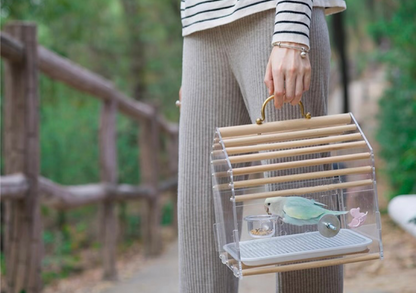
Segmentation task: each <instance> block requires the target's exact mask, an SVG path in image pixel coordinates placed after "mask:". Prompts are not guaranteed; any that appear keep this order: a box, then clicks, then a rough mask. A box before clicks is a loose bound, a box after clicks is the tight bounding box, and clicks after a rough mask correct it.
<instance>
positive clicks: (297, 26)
mask: <svg viewBox="0 0 416 293" xmlns="http://www.w3.org/2000/svg"><path fill="white" fill-rule="evenodd" d="M312 7H313V1H312V0H297V1H294V0H290V1H287V0H278V1H277V3H276V17H275V25H274V33H273V39H272V42H279V41H290V42H294V43H301V44H304V45H306V46H308V47H309V28H310V25H311V17H312Z"/></svg>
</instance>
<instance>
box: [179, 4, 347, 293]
mask: <svg viewBox="0 0 416 293" xmlns="http://www.w3.org/2000/svg"><path fill="white" fill-rule="evenodd" d="M274 15H275V12H274V11H273V10H269V11H265V12H261V13H257V14H254V15H251V16H248V17H245V18H243V19H240V20H237V21H235V22H233V23H231V24H227V25H224V26H220V27H217V28H213V29H209V30H205V31H201V32H197V33H194V34H192V35H190V36H187V37H185V38H184V48H183V76H182V106H181V114H180V132H179V186H178V225H179V270H180V292H181V293H235V292H237V291H238V280H237V279H236V278H235V277H234V276H233V274H232V272H231V270H229V269H228V268H227V267H226V266H225V265H223V264H222V263H221V261H220V259H219V257H218V252H217V251H216V243H215V239H214V232H213V223H214V209H213V196H212V192H211V190H212V186H211V175H210V166H209V162H210V160H209V154H210V151H211V145H212V139H213V133H214V130H215V128H216V127H223V126H233V125H240V124H249V123H253V122H254V121H255V119H256V118H258V117H259V115H260V109H261V105H262V103H263V101H264V100H265V99H266V98H267V96H268V91H267V89H266V87H265V85H264V83H263V78H264V74H265V70H266V65H267V62H268V58H269V56H270V52H271V46H270V40H271V35H272V33H273V27H274ZM310 37H311V51H310V54H309V56H310V60H311V66H312V81H311V87H310V90H309V92H307V93H305V94H304V95H303V97H302V101H303V102H304V104H305V108H306V109H307V111H309V112H311V114H312V116H321V115H325V114H326V112H327V94H328V82H329V60H330V54H331V52H330V46H329V37H328V30H327V25H326V22H325V15H324V10H323V9H320V8H314V10H313V13H312V22H311V30H310ZM266 117H267V120H268V121H270V120H287V119H295V118H301V117H300V113H299V108H298V107H297V106H295V107H294V106H291V105H288V104H287V105H284V106H283V108H282V109H280V110H276V109H275V108H274V107H273V106H272V104H270V105H269V106H268V107H266ZM277 279H278V281H277V292H281V293H339V292H342V287H343V276H342V267H328V268H321V269H310V270H304V271H296V272H289V273H282V274H278V278H277ZM270 285H271V286H272V284H270Z"/></svg>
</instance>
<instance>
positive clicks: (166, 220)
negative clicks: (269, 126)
mask: <svg viewBox="0 0 416 293" xmlns="http://www.w3.org/2000/svg"><path fill="white" fill-rule="evenodd" d="M347 5H348V10H347V11H346V12H345V14H344V15H343V16H344V20H345V26H346V30H347V44H348V45H347V52H348V55H349V58H348V64H349V74H350V78H351V79H359V78H361V77H362V75H363V74H365V72H366V71H368V70H380V68H381V69H382V70H385V72H386V73H387V76H386V78H387V82H388V89H387V90H386V91H385V94H384V96H383V98H382V99H381V102H380V110H379V126H378V129H379V130H378V136H377V140H378V143H379V149H380V152H379V154H380V155H381V157H382V158H383V159H384V162H385V163H384V165H383V171H384V172H385V173H386V175H387V176H386V178H388V179H389V180H390V185H391V186H390V187H391V191H390V193H389V197H392V196H394V195H398V194H407V193H416V183H415V181H416V180H415V179H416V122H415V120H414V117H416V58H415V53H416V38H415V36H416V26H415V23H414V16H415V15H416V1H395V0H366V1H347ZM0 15H1V27H2V28H3V26H4V25H5V24H6V23H7V22H9V21H12V20H24V21H33V22H36V23H37V25H38V38H39V43H40V44H41V45H43V46H45V47H46V48H48V49H50V50H52V51H55V52H57V53H58V54H60V55H62V56H65V57H67V58H69V59H71V60H72V61H74V62H76V63H78V64H80V65H82V66H84V67H86V68H88V69H90V70H92V71H94V72H96V73H98V74H100V75H102V76H104V77H105V78H107V79H109V80H111V81H112V82H113V83H114V84H115V86H116V87H117V88H119V89H120V90H121V91H123V92H125V93H126V94H127V95H129V96H130V97H132V98H134V99H137V100H141V101H147V102H152V103H155V104H158V105H160V106H161V110H162V111H163V113H164V114H165V115H166V116H167V117H168V119H169V120H171V121H178V111H177V109H176V108H175V106H174V101H175V100H176V99H177V94H178V90H179V87H180V82H181V54H182V38H181V24H180V14H179V0H158V1H151V0H88V1H79V0H30V1H29V0H2V1H1V11H0ZM328 23H329V27H330V30H331V31H332V32H331V34H334V33H335V31H333V30H332V29H331V28H332V26H331V23H332V18H331V17H329V18H328ZM333 56H334V64H333V65H334V70H336V69H337V66H336V62H335V61H336V58H337V54H336V53H335V54H333ZM2 71H3V62H2ZM332 82H333V83H334V82H335V80H333V81H332ZM2 83H3V78H2ZM2 96H3V92H2V94H1V97H2ZM40 97H41V108H40V111H41V154H42V157H41V173H42V175H43V176H45V177H47V178H50V179H52V180H53V181H55V182H58V183H61V184H68V185H73V184H84V183H89V182H98V181H99V168H98V166H99V162H98V143H97V141H98V131H97V130H98V121H99V119H98V118H99V111H100V103H99V102H98V101H96V100H95V99H92V98H89V97H87V96H86V95H85V94H81V93H79V92H76V91H74V90H72V89H70V88H68V87H67V86H65V85H63V84H60V83H57V82H53V81H52V80H50V79H49V78H47V77H45V76H43V75H42V74H41V75H40ZM117 123H118V124H117V129H118V141H117V146H118V156H119V172H120V174H119V181H120V182H122V183H133V184H134V183H139V175H140V174H139V169H138V162H137V160H138V159H137V158H138V153H139V151H140V150H139V149H138V146H137V131H138V128H137V125H136V123H134V122H132V121H131V120H128V119H126V118H124V117H121V116H120V117H118V122H117ZM172 208H173V205H172V203H171V202H167V203H166V204H165V206H164V208H163V211H164V213H163V218H162V222H163V224H166V225H168V224H170V223H171V222H172V214H173V212H172ZM42 213H43V215H44V216H45V217H44V221H45V222H44V226H45V227H44V242H45V252H46V257H45V259H44V273H43V276H44V280H45V281H46V283H48V282H49V281H50V280H53V279H55V278H61V277H65V276H67V275H69V274H71V273H73V272H76V271H79V270H82V269H85V266H84V264H85V260H83V257H82V256H83V255H85V254H83V251H85V250H89V251H98V249H97V248H98V247H99V245H100V244H99V243H98V242H97V239H98V236H97V228H98V223H96V219H97V218H98V217H97V216H96V214H97V208H96V207H95V206H91V207H85V208H80V209H76V210H73V211H70V212H65V213H62V212H57V211H55V210H52V209H49V208H47V207H42ZM119 217H120V221H121V223H122V232H121V235H120V249H123V248H125V247H129V246H131V245H133V244H134V243H137V241H139V242H140V229H139V227H140V203H136V202H129V204H128V206H127V205H126V204H120V206H119ZM87 223H88V224H87ZM2 259H3V258H2ZM90 262H91V261H90ZM96 262H99V256H97V257H96ZM92 263H93V261H92ZM2 268H3V269H4V266H2Z"/></svg>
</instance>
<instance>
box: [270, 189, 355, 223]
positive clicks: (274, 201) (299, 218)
mask: <svg viewBox="0 0 416 293" xmlns="http://www.w3.org/2000/svg"><path fill="white" fill-rule="evenodd" d="M323 206H325V205H324V204H323V203H320V202H317V201H315V200H313V199H307V198H304V197H299V196H292V197H271V198H267V199H266V201H265V202H264V207H265V209H266V212H267V213H268V214H272V215H277V216H279V217H281V218H282V219H283V221H284V222H285V223H288V224H292V225H296V226H303V225H315V224H318V222H319V219H321V217H322V216H324V215H328V214H330V215H335V216H338V215H345V214H346V213H348V212H347V211H345V212H344V211H331V210H327V209H324V208H323Z"/></svg>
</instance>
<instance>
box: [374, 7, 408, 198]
mask: <svg viewBox="0 0 416 293" xmlns="http://www.w3.org/2000/svg"><path fill="white" fill-rule="evenodd" d="M415 14H416V2H415V1H403V2H401V4H400V5H399V7H398V8H397V10H396V12H395V13H394V15H393V17H392V18H391V20H390V21H389V22H379V23H377V25H374V26H373V27H371V31H372V32H373V35H374V36H376V37H377V38H379V37H380V35H382V36H385V37H387V38H388V40H389V41H390V42H391V49H390V50H389V51H388V52H386V53H385V54H384V55H383V61H384V62H385V63H386V64H387V65H388V72H389V75H388V78H389V81H390V87H389V88H388V89H387V90H386V92H385V93H384V96H383V98H382V99H381V101H380V115H379V123H380V126H379V131H378V135H377V139H378V141H379V143H380V147H381V150H380V155H381V156H382V157H383V158H384V160H385V162H386V173H387V175H388V176H387V177H388V178H389V180H390V183H391V186H392V195H391V196H390V197H393V196H396V195H399V194H409V193H416V180H415V178H416V123H414V117H416V84H415V80H416V59H415V58H414V52H416V39H415V38H414V36H415V35H416V26H415V24H414V15H415Z"/></svg>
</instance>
